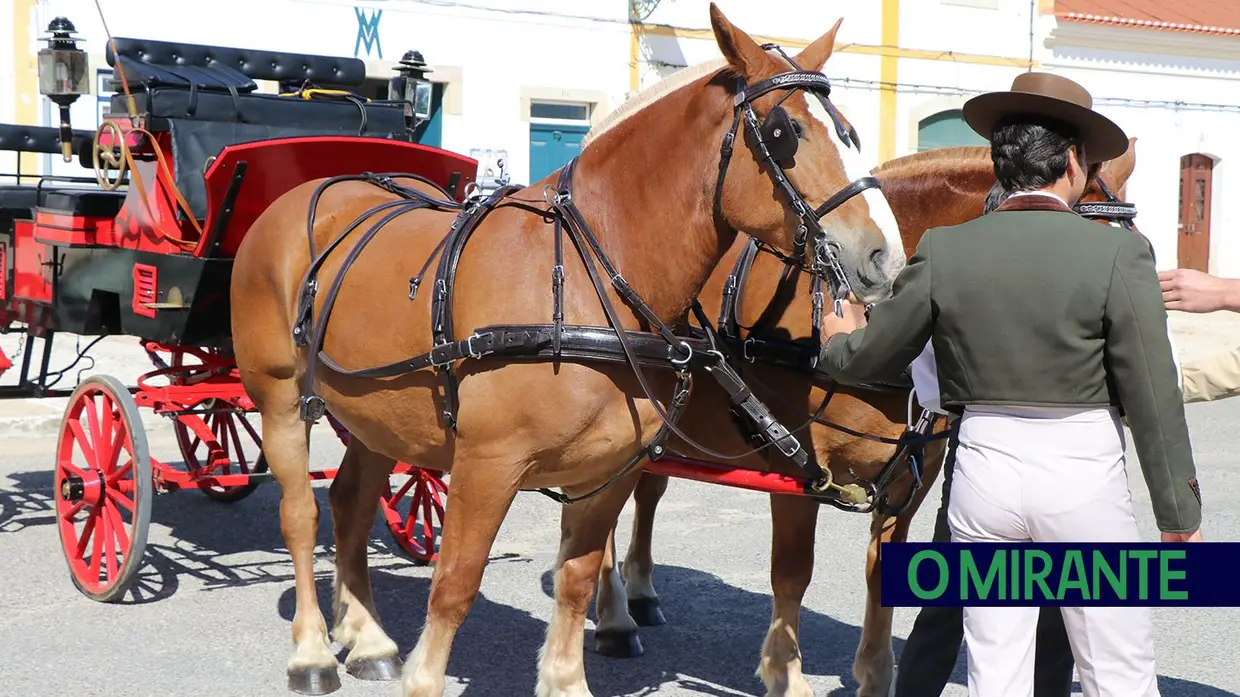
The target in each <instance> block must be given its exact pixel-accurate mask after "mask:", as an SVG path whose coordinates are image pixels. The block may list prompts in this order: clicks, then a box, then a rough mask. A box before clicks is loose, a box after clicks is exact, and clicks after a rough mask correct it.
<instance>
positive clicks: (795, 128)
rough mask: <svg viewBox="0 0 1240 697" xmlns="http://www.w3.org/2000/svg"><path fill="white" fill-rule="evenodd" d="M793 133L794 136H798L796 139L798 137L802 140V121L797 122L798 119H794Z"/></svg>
mask: <svg viewBox="0 0 1240 697" xmlns="http://www.w3.org/2000/svg"><path fill="white" fill-rule="evenodd" d="M792 132H793V134H795V135H796V137H798V138H800V137H801V135H802V131H801V122H800V121H797V120H796V119H792Z"/></svg>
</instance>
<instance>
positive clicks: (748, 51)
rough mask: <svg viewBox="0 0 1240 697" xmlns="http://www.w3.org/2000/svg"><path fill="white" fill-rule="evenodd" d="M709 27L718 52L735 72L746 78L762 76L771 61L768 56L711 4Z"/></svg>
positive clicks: (717, 7)
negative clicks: (717, 45)
mask: <svg viewBox="0 0 1240 697" xmlns="http://www.w3.org/2000/svg"><path fill="white" fill-rule="evenodd" d="M710 27H711V29H713V30H714V32H715V43H717V44H719V51H720V52H722V53H723V57H724V58H726V59H727V60H728V63H729V64H730V65H731V66H732V67H733V68H735V69H736V71H737V72H739V73H740V74H741V75H743V76H745V77H747V78H752V77H755V76H757V75H761V74H762V68H763V66H764V65H765V64H766V63H767V62H769V61H770V60H771V58H770V56H769V55H767V53H766V51H763V50H762V47H761V46H759V45H758V42H756V41H754V40H753V38H752V37H750V36H749V35H748V34H746V33H745V32H743V31H741V30H740V29H738V28H737V27H736V25H735V24H732V23H731V22H730V21H728V18H727V17H724V16H723V12H722V11H721V10H720V9H719V6H718V5H716V4H715V3H713V2H712V3H711V4H710Z"/></svg>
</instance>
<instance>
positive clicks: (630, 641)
mask: <svg viewBox="0 0 1240 697" xmlns="http://www.w3.org/2000/svg"><path fill="white" fill-rule="evenodd" d="M594 651H595V652H596V653H598V654H599V655H602V656H607V657H608V658H637V657H638V656H640V655H642V640H641V638H640V637H638V636H637V632H597V631H596V632H594Z"/></svg>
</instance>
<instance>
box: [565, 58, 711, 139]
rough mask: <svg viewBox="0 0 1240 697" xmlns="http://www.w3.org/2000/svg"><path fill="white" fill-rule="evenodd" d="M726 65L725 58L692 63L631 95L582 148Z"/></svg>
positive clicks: (598, 125)
mask: <svg viewBox="0 0 1240 697" xmlns="http://www.w3.org/2000/svg"><path fill="white" fill-rule="evenodd" d="M725 67H727V61H725V60H724V59H723V58H713V59H711V60H708V61H705V62H703V63H698V64H696V65H690V66H687V67H684V68H681V69H680V70H677V71H676V72H674V73H672V74H671V75H668V76H667V77H665V78H663V79H662V80H659V81H658V82H656V83H654V84H653V85H651V86H649V87H647V88H646V89H644V90H642V91H641V92H638V93H637V94H635V95H633V96H632V97H629V98H628V99H626V100H625V101H624V103H622V104H621V105H620V106H618V107H616V108H615V109H613V110H612V111H611V113H609V114H607V116H604V117H603V118H602V119H601V120H600V121H599V122H598V123H597V124H596V125H595V126H594V127H593V128H591V129H590V132H589V133H587V134H586V137H585V138H584V139H583V140H582V142H581V147H582V149H583V150H584V149H585V147H586V146H588V145H589V144H590V143H592V142H594V141H595V140H598V138H599V136H602V135H603V134H604V133H606V132H608V131H610V130H611V129H613V128H615V127H616V126H617V125H619V124H620V123H623V122H624V121H625V120H626V119H628V118H629V117H630V116H632V115H633V114H636V113H637V112H639V111H641V110H642V109H644V108H645V107H647V106H649V105H650V104H652V103H654V102H656V101H658V100H660V99H662V98H663V97H665V96H667V95H668V94H671V93H672V92H674V91H676V90H678V89H680V88H681V87H684V86H685V85H687V84H689V83H690V82H693V81H694V80H697V79H698V78H701V77H704V76H706V75H709V74H710V73H712V72H715V71H717V70H720V69H722V68H725Z"/></svg>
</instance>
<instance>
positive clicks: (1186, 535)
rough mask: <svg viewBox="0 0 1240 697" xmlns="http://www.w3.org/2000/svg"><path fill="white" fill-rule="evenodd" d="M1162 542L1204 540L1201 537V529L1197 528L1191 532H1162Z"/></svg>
mask: <svg viewBox="0 0 1240 697" xmlns="http://www.w3.org/2000/svg"><path fill="white" fill-rule="evenodd" d="M1162 541H1163V542H1172V543H1175V542H1204V541H1205V538H1203V537H1202V536H1201V528H1197V529H1196V530H1194V531H1192V532H1164V533H1163V534H1162Z"/></svg>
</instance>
